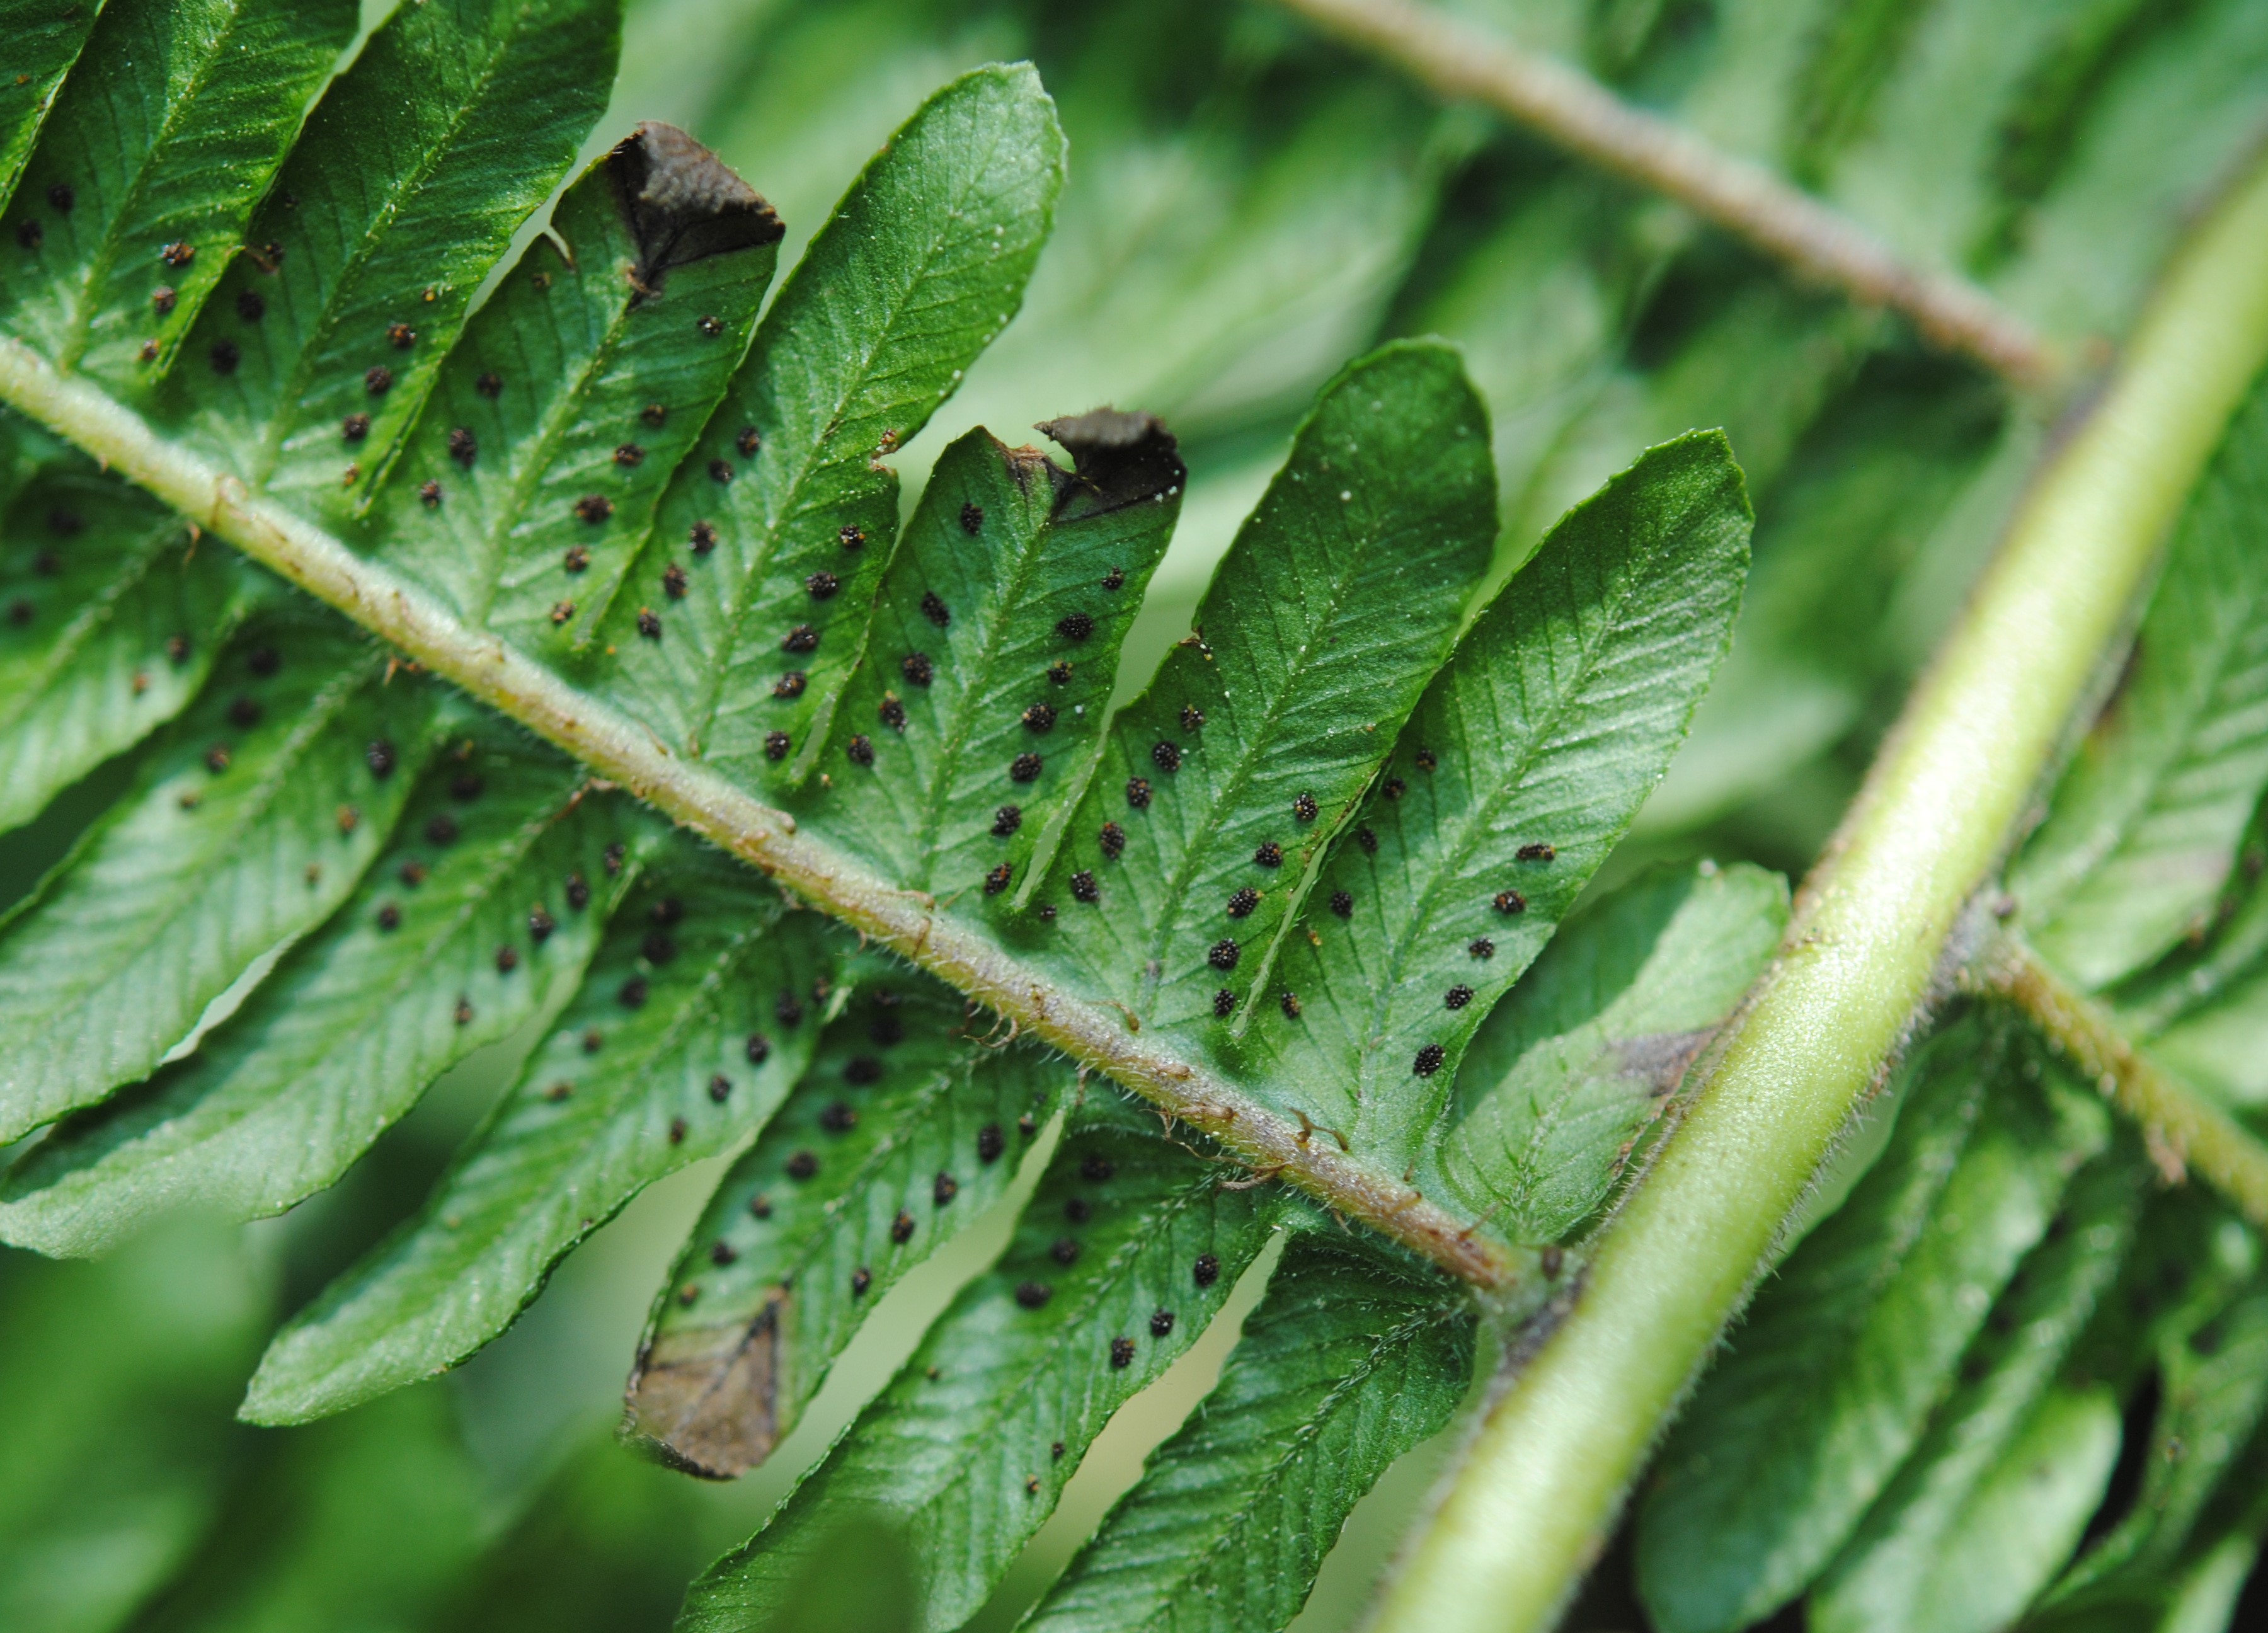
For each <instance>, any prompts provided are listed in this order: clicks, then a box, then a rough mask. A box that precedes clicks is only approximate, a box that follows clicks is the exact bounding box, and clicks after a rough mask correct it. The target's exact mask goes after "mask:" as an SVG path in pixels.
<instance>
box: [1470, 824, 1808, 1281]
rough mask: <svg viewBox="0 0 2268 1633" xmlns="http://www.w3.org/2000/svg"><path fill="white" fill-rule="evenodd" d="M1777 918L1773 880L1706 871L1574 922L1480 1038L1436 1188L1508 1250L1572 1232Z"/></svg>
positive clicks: (1738, 869)
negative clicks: (1494, 1227) (1486, 1224)
mask: <svg viewBox="0 0 2268 1633" xmlns="http://www.w3.org/2000/svg"><path fill="white" fill-rule="evenodd" d="M1786 921H1787V886H1786V881H1785V880H1783V879H1780V877H1779V876H1778V874H1776V873H1767V872H1764V870H1763V869H1761V868H1756V867H1750V866H1747V865H1745V864H1742V865H1736V866H1734V867H1732V868H1728V869H1724V870H1719V869H1718V868H1717V867H1715V866H1714V865H1713V864H1703V865H1702V866H1701V867H1700V868H1699V869H1697V870H1690V871H1689V870H1685V869H1668V868H1664V869H1661V870H1659V871H1656V872H1652V873H1649V874H1647V875H1646V876H1645V877H1643V878H1641V879H1638V880H1637V881H1634V882H1633V883H1632V884H1631V885H1628V886H1624V888H1623V889H1621V890H1619V891H1617V892H1616V893H1615V894H1613V895H1612V896H1610V897H1609V898H1607V899H1606V900H1604V901H1601V902H1600V903H1599V904H1598V906H1597V907H1596V908H1594V909H1593V910H1591V911H1590V912H1588V913H1586V914H1585V915H1583V916H1581V917H1580V918H1578V919H1576V920H1575V922H1574V923H1572V924H1570V925H1569V926H1568V927H1567V929H1566V931H1565V932H1563V933H1562V934H1561V935H1560V937H1559V938H1557V940H1556V941H1554V942H1553V943H1552V945H1550V947H1549V948H1548V949H1547V950H1546V951H1545V952H1544V953H1543V957H1542V958H1541V959H1540V960H1538V961H1537V963H1536V966H1535V969H1534V970H1533V971H1532V972H1531V973H1530V974H1529V975H1528V978H1527V979H1526V980H1525V981H1523V982H1521V984H1520V986H1518V987H1517V988H1515V989H1513V992H1512V994H1511V995H1510V997H1507V998H1506V1000H1505V1002H1503V1003H1502V1004H1499V1005H1498V1006H1497V1007H1496V1009H1495V1010H1494V1011H1492V1012H1491V1014H1490V1016H1489V1018H1488V1019H1487V1021H1486V1022H1484V1024H1483V1025H1482V1026H1481V1027H1480V1028H1479V1030H1478V1032H1477V1033H1476V1035H1475V1037H1474V1040H1473V1042H1472V1045H1471V1048H1470V1049H1469V1052H1468V1053H1467V1054H1466V1056H1465V1057H1464V1064H1463V1066H1462V1070H1460V1072H1459V1074H1458V1078H1457V1084H1456V1086H1457V1098H1458V1100H1460V1101H1461V1102H1462V1103H1463V1107H1464V1109H1463V1111H1462V1115H1460V1116H1459V1118H1458V1120H1457V1122H1456V1123H1455V1125H1454V1127H1453V1128H1452V1129H1450V1130H1449V1131H1448V1133H1447V1135H1446V1136H1443V1138H1442V1140H1441V1143H1440V1149H1439V1151H1438V1153H1437V1154H1436V1155H1435V1157H1434V1158H1433V1159H1432V1160H1433V1163H1434V1164H1435V1165H1437V1166H1438V1168H1439V1171H1440V1174H1441V1179H1442V1188H1444V1189H1445V1190H1446V1191H1447V1194H1448V1195H1453V1196H1454V1197H1455V1198H1456V1199H1457V1200H1458V1202H1459V1203H1460V1204H1461V1205H1462V1206H1463V1207H1465V1208H1468V1209H1469V1210H1471V1211H1472V1213H1473V1214H1474V1215H1475V1216H1478V1215H1480V1214H1484V1213H1488V1212H1491V1210H1495V1217H1497V1218H1498V1219H1499V1221H1500V1222H1501V1225H1502V1228H1503V1229H1504V1231H1505V1232H1506V1233H1507V1234H1508V1235H1509V1236H1510V1237H1511V1238H1512V1239H1513V1240H1515V1241H1523V1242H1549V1241H1553V1240H1556V1239H1558V1238H1560V1237H1563V1236H1565V1235H1566V1234H1567V1233H1568V1232H1570V1231H1572V1230H1573V1229H1574V1228H1575V1226H1577V1225H1580V1224H1581V1223H1582V1222H1583V1221H1584V1220H1585V1219H1586V1218H1587V1217H1589V1216H1590V1214H1591V1213H1592V1212H1593V1211H1594V1210H1595V1209H1596V1208H1597V1207H1598V1206H1599V1204H1600V1203H1602V1201H1604V1200H1605V1198H1606V1195H1607V1192H1608V1189H1609V1187H1610V1186H1611V1185H1612V1184H1613V1182H1614V1180H1615V1178H1616V1175H1618V1174H1619V1173H1621V1171H1622V1167H1623V1164H1624V1160H1625V1159H1627V1157H1628V1156H1629V1153H1630V1151H1631V1146H1632V1144H1634V1143H1635V1142H1636V1141H1637V1140H1638V1137H1639V1136H1640V1135H1641V1134H1642V1133H1643V1132H1644V1131H1645V1129H1646V1127H1647V1126H1648V1125H1649V1124H1650V1123H1652V1122H1653V1120H1654V1118H1656V1117H1657V1116H1659V1115H1660V1114H1661V1111H1662V1108H1663V1107H1665V1106H1666V1105H1667V1104H1668V1100H1669V1097H1670V1096H1671V1095H1672V1094H1674V1093H1675V1092H1676V1089H1677V1087H1678V1085H1679V1084H1680V1083H1681V1082H1682V1081H1683V1078H1684V1074H1685V1070H1686V1068H1687V1067H1688V1066H1690V1064H1691V1063H1692V1062H1693V1059H1694V1057H1695V1056H1697V1055H1698V1054H1699V1053H1700V1051H1701V1049H1702V1048H1703V1047H1704V1046H1705V1044H1706V1043H1707V1042H1708V1040H1709V1038H1710V1036H1711V1034H1712V1033H1713V1032H1714V1031H1715V1029H1716V1027H1717V1026H1718V1025H1719V1023H1720V1022H1721V1021H1722V1020H1723V1019H1724V1018H1725V1017H1726V1016H1727V1015H1728V1014H1730V1013H1731V1012H1732V1010H1733V1008H1734V1005H1735V1004H1738V1003H1739V1002H1740V1000H1741V995H1742V993H1744V992H1746V991H1747V990H1748V989H1749V983H1750V982H1753V981H1754V980H1755V979H1756V976H1757V975H1760V974H1762V973H1763V970H1764V966H1765V965H1766V964H1767V963H1768V962H1769V961H1770V960H1771V956H1772V953H1773V951H1774V949H1775V948H1776V947H1777V946H1778V943H1779V938H1780V931H1781V930H1782V928H1783V927H1784V926H1785V924H1786ZM1426 1189H1427V1191H1428V1193H1429V1194H1432V1186H1430V1185H1429V1186H1427V1187H1426Z"/></svg>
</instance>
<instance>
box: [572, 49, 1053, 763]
mask: <svg viewBox="0 0 2268 1633" xmlns="http://www.w3.org/2000/svg"><path fill="white" fill-rule="evenodd" d="M1062 179H1063V134H1062V132H1061V130H1059V129H1057V125H1056V121H1055V114H1054V109H1053V107H1052V105H1051V104H1050V103H1049V100H1048V98H1047V95H1046V93H1045V92H1042V90H1041V89H1040V84H1039V77H1038V76H1037V75H1036V74H1035V73H1034V72H1033V71H1032V70H1031V69H1030V68H1029V67H1020V68H1000V67H994V68H985V69H979V70H976V72H974V73H971V74H968V75H965V76H963V77H961V78H960V79H957V80H955V81H954V83H953V84H951V85H947V86H946V88H945V89H943V90H942V91H939V92H938V93H937V94H936V95H935V96H933V97H932V98H931V99H929V101H928V102H927V103H926V104H924V106H923V107H922V109H921V110H920V111H919V112H918V113H917V114H915V115H914V116H913V118H911V119H910V120H909V121H907V122H906V123H905V125H904V126H902V128H901V129H899V131H898V132H897V134H896V135H895V136H893V137H892V138H891V139H890V142H889V143H888V144H887V145H886V146H885V147H884V148H883V150H882V151H881V153H880V154H879V155H878V156H877V157H876V158H874V159H873V162H872V163H871V164H869V165H868V166H867V167H866V169H865V173H863V174H862V175H861V176H860V177H859V179H858V182H857V184H856V185H854V186H853V187H852V188H851V192H850V193H849V194H848V195H846V196H845V197H844V199H843V202H842V203H841V204H840V205H839V206H838V207H837V209H836V212H835V214H834V215H833V216H832V217H830V218H829V220H828V224H827V225H826V226H825V227H824V228H822V229H821V231H820V232H819V234H818V235H817V236H816V237H815V238H814V239H813V240H812V244H811V247H810V248H809V250H808V251H806V254H805V255H804V258H803V260H802V261H800V262H799V264H798V265H797V267H796V268H795V270H794V272H792V274H790V275H789V277H788V280H787V282H786V283H785V284H784V286H783V287H782V289H781V291H780V293H779V296H778V298H777V299H776V300H774V301H773V303H772V305H771V309H770V312H768V313H766V314H765V317H764V320H763V322H762V325H761V326H760V327H758V329H757V332H756V338H755V343H754V345H753V347H752V348H751V349H750V351H749V355H748V359H747V363H746V364H745V365H743V367H742V369H741V371H740V374H739V375H738V376H737V377H736V379H734V381H733V386H732V389H731V390H730V391H729V392H728V393H727V394H726V398H725V403H724V405H723V406H722V407H720V408H718V411H717V414H716V415H715V416H714V417H713V418H712V419H711V423H710V425H709V428H708V430H706V431H705V432H703V436H702V438H701V440H700V444H699V445H698V446H697V447H696V449H695V451H694V452H693V454H692V456H691V457H690V458H689V459H688V460H686V461H685V462H684V463H683V464H682V465H681V467H679V469H678V471H677V472H676V474H675V475H674V479H673V480H672V482H671V483H670V486H669V489H668V492H667V495H666V497H665V499H664V500H663V503H662V506H661V511H660V517H659V524H658V526H657V527H656V530H655V533H656V537H657V539H658V541H660V542H659V543H658V544H657V545H655V546H654V547H652V548H648V549H647V550H646V551H645V553H644V555H643V556H642V557H641V558H640V559H639V561H638V562H637V564H636V566H635V567H634V568H633V569H632V570H631V573H630V579H629V582H628V585H627V586H626V590H625V593H624V595H623V597H622V600H621V601H620V602H619V603H618V604H617V606H616V607H615V612H614V614H612V615H611V616H610V617H609V619H608V622H607V623H606V625H605V626H604V628H603V630H602V639H603V641H604V643H605V644H607V645H608V646H610V647H613V648H614V649H615V651H616V653H617V655H618V660H619V666H618V672H617V673H615V676H614V677H613V680H612V682H611V684H612V685H613V687H614V688H615V690H616V691H617V692H619V693H620V694H621V695H622V698H623V700H624V702H626V703H627V704H628V705H629V706H630V708H631V709H632V710H634V711H636V712H637V713H638V714H640V715H641V716H643V717H644V718H645V719H646V720H647V721H648V722H649V723H650V724H651V725H652V726H653V728H654V729H655V731H656V732H659V735H660V736H661V737H662V738H663V739H666V741H668V742H670V743H673V744H675V745H678V746H681V747H683V748H684V749H685V750H686V751H687V752H689V753H696V754H701V755H702V756H703V757H705V758H706V759H708V760H709V761H711V763H713V764H715V765H717V766H718V767H719V768H720V769H725V770H727V771H729V772H731V773H732V774H733V775H735V776H740V777H741V778H743V779H744V780H747V781H751V782H754V781H758V780H762V779H765V778H768V777H769V778H770V779H774V780H777V778H778V777H779V776H781V775H782V774H783V772H785V771H788V770H791V769H792V766H793V762H792V761H786V760H784V757H783V756H784V753H786V752H792V750H791V751H772V752H768V750H767V747H766V745H767V742H768V740H769V739H771V737H772V734H773V733H775V732H780V733H784V735H785V737H786V739H788V741H789V742H790V743H791V744H792V747H793V748H799V749H803V750H805V751H806V753H807V752H808V750H809V747H810V744H809V740H808V739H810V738H811V736H812V735H813V726H814V722H815V721H818V720H820V719H821V718H822V717H823V714H822V711H823V710H825V709H826V708H827V707H828V705H829V704H830V703H831V702H833V699H834V697H835V695H836V692H837V691H838V690H839V689H840V688H841V685H842V682H843V677H844V676H845V675H847V674H848V673H850V671H851V666H853V665H854V664H855V663H856V662H857V660H858V653H859V650H860V647H861V644H862V632H863V627H864V622H865V618H866V616H867V613H868V609H869V608H870V607H871V606H872V604H873V593H874V585H875V584H876V582H877V580H878V578H879V577H880V572H881V570H882V567H883V564H884V563H885V561H886V560H887V556H888V554H889V541H890V539H891V538H892V536H893V535H894V533H895V531H896V526H897V481H896V477H895V474H893V473H892V472H891V471H890V470H889V468H888V467H887V466H886V465H884V464H883V463H882V461H883V460H884V459H886V458H887V456H888V455H889V454H890V453H891V452H892V451H893V450H895V449H896V448H898V447H900V446H902V445H904V443H905V442H906V441H907V440H908V439H909V438H911V437H912V436H913V435H914V434H915V433H916V432H917V431H918V430H920V429H921V428H922V426H923V425H924V423H927V421H928V419H929V416H931V415H932V413H934V412H935V411H936V408H937V406H938V404H939V403H940V402H942V401H944V400H945V399H946V397H948V396H950V395H951V394H952V393H953V389H954V386H955V385H957V384H958V383H959V380H960V378H961V373H962V372H963V371H965V370H966V369H967V367H968V364H969V362H970V361H971V360H972V359H973V358H974V357H976V354H977V353H978V352H979V351H981V350H982V349H983V347H984V345H985V343H986V342H989V341H990V339H991V338H992V337H993V336H994V335H997V334H998V333H999V331H1000V330H1001V328H1002V327H1005V325H1006V323H1007V321H1008V319H1009V317H1010V315H1011V314H1012V313H1013V312H1014V311H1015V309H1016V305H1017V302H1018V301H1019V299H1020V298H1021V296H1022V293H1023V288H1024V283H1025V282H1026V280H1027V278H1028V277H1029V276H1031V268H1032V263H1033V261H1034V260H1035V258H1036V257H1037V255H1038V254H1039V246H1040V244H1041V242H1042V239H1044V238H1045V237H1046V234H1047V229H1048V224H1049V217H1050V214H1051V212H1052V210H1053V208H1054V203H1055V196H1056V193H1057V189H1058V188H1060V186H1061V185H1062ZM744 445H745V446H744ZM704 520H705V521H708V522H710V523H711V525H712V526H714V527H715V528H716V530H717V534H718V542H717V547H716V554H715V555H713V556H712V557H711V561H710V562H709V563H708V570H707V571H705V572H703V574H701V575H700V577H698V579H697V580H696V583H695V584H694V585H693V587H692V592H689V594H688V595H687V596H686V597H685V598H684V599H683V600H679V601H677V602H676V603H675V605H674V606H671V605H670V604H669V603H670V600H671V598H670V597H669V596H668V594H667V592H666V587H665V585H664V583H663V579H664V575H665V574H666V571H667V570H668V568H669V566H670V565H671V564H672V560H673V553H674V550H675V549H676V548H677V546H676V541H679V540H681V539H685V538H688V537H689V535H690V533H691V530H692V528H693V526H694V524H695V523H696V522H700V521H704ZM822 571H823V572H827V573H829V574H832V575H833V576H834V577H836V581H837V584H838V586H839V588H838V591H837V592H836V595H835V596H834V597H832V598H831V599H829V600H827V601H825V602H823V603H817V604H814V600H813V599H812V595H811V592H810V590H809V588H808V583H809V580H810V578H811V577H812V575H813V574H814V573H817V572H822ZM640 607H643V608H644V609H646V610H647V611H648V612H649V613H652V614H656V615H657V616H656V617H655V619H654V620H653V622H651V623H650V624H648V623H643V622H641V621H640V620H639V619H638V618H637V614H636V611H635V609H637V608H640ZM649 629H650V630H651V631H652V632H651V633H648V632H647V631H648V630H649ZM791 659H792V666H794V667H797V668H799V669H800V670H802V671H803V672H804V673H806V675H807V676H808V677H809V680H808V685H807V688H806V693H805V695H802V696H801V697H799V698H797V699H794V700H786V701H784V700H780V699H776V698H775V697H773V695H772V685H773V683H774V682H775V681H776V680H778V679H779V677H780V674H781V673H782V671H783V669H784V668H785V667H788V666H791V664H790V661H789V660H791Z"/></svg>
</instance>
